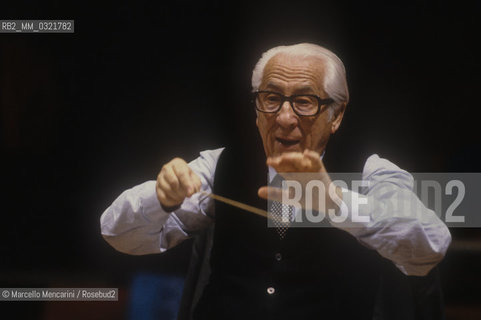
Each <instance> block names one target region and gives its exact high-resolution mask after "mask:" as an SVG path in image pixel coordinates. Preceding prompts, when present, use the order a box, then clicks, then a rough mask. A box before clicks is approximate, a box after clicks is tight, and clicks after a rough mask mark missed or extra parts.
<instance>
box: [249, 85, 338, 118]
mask: <svg viewBox="0 0 481 320" xmlns="http://www.w3.org/2000/svg"><path fill="white" fill-rule="evenodd" d="M285 101H289V104H290V105H291V108H292V110H294V112H295V113H296V114H297V115H298V116H305V117H307V116H315V115H317V114H318V113H320V112H322V111H324V110H325V109H326V108H327V106H328V105H329V104H331V103H333V102H334V100H332V99H330V98H328V99H321V98H320V97H318V96H316V95H313V94H295V95H292V96H289V97H286V96H284V95H282V94H280V93H277V92H273V91H263V90H261V91H256V92H254V102H255V105H256V109H257V110H258V111H260V112H265V113H277V112H279V110H280V109H281V107H282V105H283V104H284V102H285Z"/></svg>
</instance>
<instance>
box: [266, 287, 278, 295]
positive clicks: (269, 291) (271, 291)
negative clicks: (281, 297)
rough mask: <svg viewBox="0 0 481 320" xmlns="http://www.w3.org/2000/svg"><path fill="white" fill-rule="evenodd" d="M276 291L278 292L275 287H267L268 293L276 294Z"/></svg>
mask: <svg viewBox="0 0 481 320" xmlns="http://www.w3.org/2000/svg"><path fill="white" fill-rule="evenodd" d="M274 292H276V289H274V288H273V287H269V288H267V293H268V294H274Z"/></svg>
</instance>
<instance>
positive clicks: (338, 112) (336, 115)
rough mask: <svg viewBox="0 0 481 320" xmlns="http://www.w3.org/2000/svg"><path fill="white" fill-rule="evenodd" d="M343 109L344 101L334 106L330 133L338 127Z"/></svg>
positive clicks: (344, 108) (344, 106)
mask: <svg viewBox="0 0 481 320" xmlns="http://www.w3.org/2000/svg"><path fill="white" fill-rule="evenodd" d="M345 110H346V103H345V102H343V103H342V105H341V106H339V107H338V108H336V110H335V111H334V114H333V118H334V119H333V120H332V121H331V134H333V133H335V132H336V131H337V129H339V126H340V125H341V121H342V117H343V116H344V111H345Z"/></svg>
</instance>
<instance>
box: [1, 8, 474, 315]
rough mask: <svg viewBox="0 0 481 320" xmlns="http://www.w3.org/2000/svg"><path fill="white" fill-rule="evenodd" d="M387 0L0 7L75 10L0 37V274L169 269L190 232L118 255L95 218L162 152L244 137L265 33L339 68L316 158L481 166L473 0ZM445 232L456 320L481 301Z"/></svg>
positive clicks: (105, 282) (23, 11)
mask: <svg viewBox="0 0 481 320" xmlns="http://www.w3.org/2000/svg"><path fill="white" fill-rule="evenodd" d="M389 3H390V4H386V3H384V2H383V1H358V2H354V1H353V2H342V1H316V2H314V1H313V2H308V1H293V2H279V1H266V2H262V3H253V2H244V1H242V2H229V3H228V4H227V3H224V2H223V1H199V2H192V1H190V2H179V3H172V2H165V3H160V2H159V3H150V2H145V3H140V2H136V3H133V2H132V3H130V4H119V3H116V4H114V5H109V4H107V3H103V2H96V3H95V4H86V3H83V4H66V3H64V2H60V1H57V2H44V3H36V4H33V3H32V4H28V5H27V4H21V3H20V2H15V4H13V3H12V4H10V5H4V4H2V6H1V7H0V8H1V9H0V18H1V19H75V33H74V34H0V108H1V109H0V110H1V112H0V115H1V131H0V140H1V145H2V160H3V161H2V162H3V165H2V176H1V177H2V193H1V194H2V198H1V199H2V206H1V216H0V219H1V226H2V232H1V233H0V252H1V257H2V258H1V262H2V263H1V264H0V285H1V286H2V287H42V286H44V287H48V286H50V287H89V286H91V287H102V286H106V287H108V286H111V287H119V288H125V290H128V286H129V281H130V278H131V276H132V274H134V273H135V272H138V271H152V272H166V273H169V274H180V275H182V274H183V273H184V272H185V270H186V265H187V263H188V257H189V244H188V243H186V244H183V245H181V246H180V247H179V248H177V249H175V250H173V251H172V252H168V253H166V254H164V255H153V256H142V257H134V256H128V255H124V254H121V253H118V252H116V251H115V250H114V249H112V248H111V247H109V245H108V244H107V243H106V242H104V240H103V239H102V237H101V236H100V227H99V218H100V215H101V214H102V212H103V210H105V209H106V208H107V207H108V206H109V205H110V204H111V202H112V201H113V200H114V199H115V198H116V197H117V196H118V195H119V194H120V193H121V192H122V191H123V190H125V189H127V188H130V187H132V186H134V185H136V184H139V183H141V182H143V181H146V180H150V179H155V177H156V175H157V173H158V171H159V169H160V167H161V166H162V164H163V163H165V162H167V161H168V160H170V159H171V158H172V157H174V156H180V157H183V158H185V159H186V160H191V159H193V158H195V157H196V156H197V155H198V152H199V151H200V150H204V149H209V148H217V147H220V146H224V145H226V144H230V143H236V142H239V143H240V142H245V141H250V139H253V138H255V137H256V135H257V133H256V130H255V126H254V116H255V113H254V111H253V108H252V106H251V105H250V104H249V99H250V96H249V92H250V77H251V71H252V68H253V66H254V64H255V63H256V61H257V59H258V58H259V57H260V55H261V53H262V52H264V51H265V50H267V49H269V48H270V47H272V46H275V45H279V44H293V43H297V42H304V41H308V42H314V43H318V44H321V45H325V46H326V47H328V48H330V49H331V50H333V51H334V52H336V53H337V54H338V55H339V57H340V58H341V59H342V60H343V61H344V63H345V65H346V68H347V76H348V83H349V87H350V94H351V102H350V104H349V105H348V109H347V113H346V115H345V118H344V121H343V124H342V126H341V129H340V131H339V132H338V133H337V134H336V135H335V136H334V137H333V139H332V141H331V143H330V145H329V147H328V150H327V154H326V166H327V168H328V170H330V169H332V170H334V169H336V170H343V171H360V170H362V165H363V163H364V161H365V159H366V157H367V156H368V155H370V154H372V153H378V154H380V155H381V156H382V157H385V158H388V159H390V160H391V161H393V162H395V163H396V164H398V165H399V166H401V167H402V168H405V169H407V170H409V171H412V172H444V171H446V172H456V171H465V172H479V171H481V170H480V169H481V161H480V160H481V156H480V147H481V134H480V132H479V127H480V118H481V117H480V116H481V111H480V110H481V109H480V105H479V102H478V101H479V92H480V85H481V62H480V61H481V60H480V56H481V52H480V44H479V43H480V41H479V39H480V38H481V37H480V32H479V30H480V24H481V19H480V17H481V10H480V5H479V2H478V3H476V2H475V1H473V2H463V1H439V0H438V1H434V0H433V1H427V0H424V1H416V2H414V1H391V2H389ZM452 232H453V236H454V242H453V248H452V249H450V251H449V252H448V255H447V257H446V259H445V261H444V262H443V263H442V264H441V272H442V276H443V286H444V289H445V290H444V291H445V298H446V302H447V305H448V308H450V309H449V310H448V316H449V317H451V319H455V318H456V314H461V312H464V311H462V309H461V308H464V307H465V306H468V307H471V308H475V310H477V311H469V312H473V314H474V312H479V311H480V310H481V307H480V306H479V305H478V306H477V307H474V305H476V303H479V301H480V299H481V294H480V293H478V292H477V291H478V289H477V288H478V287H479V284H480V283H481V281H480V278H481V277H480V276H479V274H478V271H477V270H480V269H479V268H480V266H481V262H480V260H481V259H480V253H479V252H480V251H478V249H477V248H479V243H481V240H480V237H479V232H478V230H467V229H465V230H452ZM456 243H458V244H459V243H462V245H456ZM456 248H458V249H456ZM17 306H19V305H17ZM28 306H29V308H33V309H35V310H36V311H35V312H37V313H33V314H35V315H40V314H42V310H44V308H45V306H44V305H42V304H34V303H31V304H29V305H28ZM89 306H91V307H92V308H97V309H98V310H100V308H101V306H102V305H101V304H97V305H89ZM1 307H5V305H3V306H0V308H1ZM476 308H477V309H476ZM463 310H464V309H463ZM470 310H471V309H470ZM23 312H25V310H23ZM32 312H34V311H32ZM466 312H468V311H466ZM456 319H457V318H456ZM463 319H468V318H467V316H465V317H463Z"/></svg>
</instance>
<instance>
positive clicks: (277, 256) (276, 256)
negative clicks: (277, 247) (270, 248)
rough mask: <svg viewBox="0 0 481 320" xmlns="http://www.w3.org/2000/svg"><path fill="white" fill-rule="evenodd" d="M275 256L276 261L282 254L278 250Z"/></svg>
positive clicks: (280, 258)
mask: <svg viewBox="0 0 481 320" xmlns="http://www.w3.org/2000/svg"><path fill="white" fill-rule="evenodd" d="M275 258H276V260H277V261H281V260H282V255H281V254H280V253H279V252H278V253H276V255H275Z"/></svg>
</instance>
